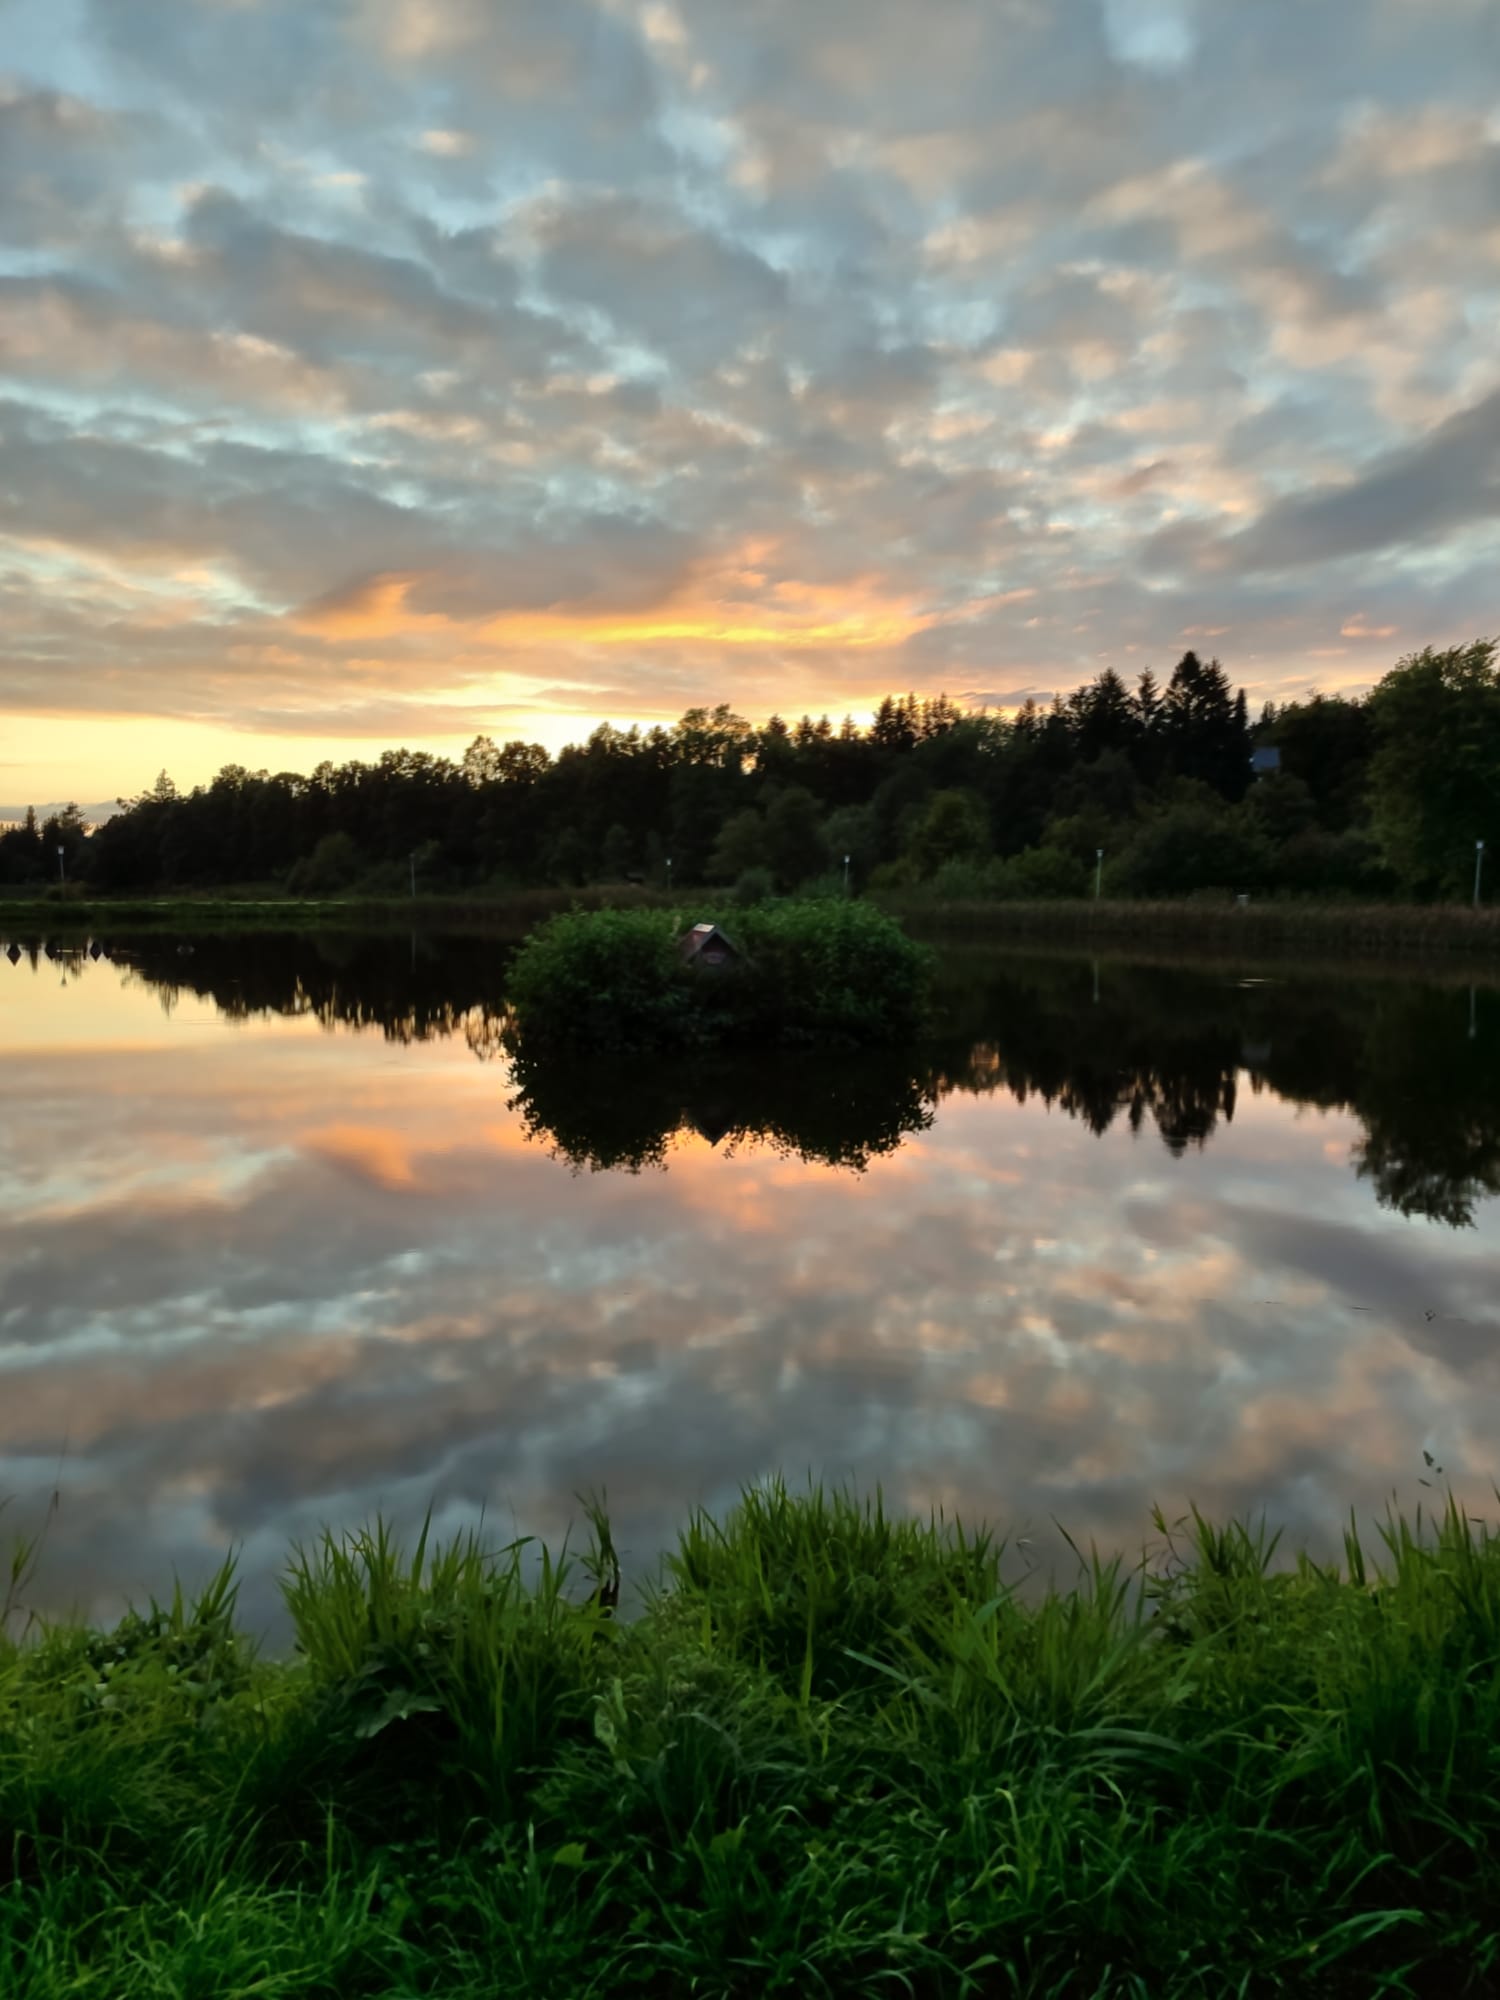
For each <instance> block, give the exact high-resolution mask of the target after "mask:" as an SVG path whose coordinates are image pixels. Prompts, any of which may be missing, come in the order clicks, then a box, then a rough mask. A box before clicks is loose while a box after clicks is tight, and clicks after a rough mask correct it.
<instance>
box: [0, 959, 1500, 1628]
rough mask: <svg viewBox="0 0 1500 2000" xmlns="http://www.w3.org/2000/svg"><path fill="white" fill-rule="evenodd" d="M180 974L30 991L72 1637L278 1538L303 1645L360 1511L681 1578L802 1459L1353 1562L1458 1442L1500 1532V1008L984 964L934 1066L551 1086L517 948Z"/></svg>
mask: <svg viewBox="0 0 1500 2000" xmlns="http://www.w3.org/2000/svg"><path fill="white" fill-rule="evenodd" d="M23 942H25V941H23ZM180 942H182V941H176V940H169V939H168V940H164V939H159V938H136V939H130V940H127V939H111V940H108V948H109V951H110V953H112V954H113V956H112V957H111V956H106V955H104V952H103V950H102V948H101V955H100V957H99V958H98V959H94V958H92V957H91V956H88V955H86V954H85V953H84V952H82V951H80V950H79V949H78V948H77V947H76V945H75V947H74V948H73V949H72V950H70V951H67V952H64V953H62V954H61V955H60V956H58V957H56V958H48V957H47V956H45V955H44V954H43V953H42V952H41V951H39V950H38V951H37V952H36V954H35V957H34V958H33V957H32V956H31V955H30V954H29V953H25V952H23V953H22V954H21V955H20V957H19V959H18V962H17V963H16V964H15V965H14V966H11V965H10V964H7V963H3V962H0V1061H3V1064H4V1069H3V1074H4V1077H5V1083H6V1100H7V1111H8V1113H9V1114H10V1115H9V1117H8V1119H7V1140H6V1146H5V1148H4V1149H3V1152H0V1492H7V1491H9V1492H14V1493H16V1494H18V1495H19V1496H20V1497H21V1499H22V1501H23V1503H25V1504H26V1505H28V1506H30V1507H31V1508H32V1510H33V1513H34V1512H35V1510H36V1508H38V1507H39V1506H40V1505H41V1504H43V1502H44V1500H45V1496H46V1495H47V1494H48V1493H49V1492H50V1491H51V1489H52V1486H53V1484H54V1482H58V1481H59V1479H60V1484H61V1487H62V1492H63V1509H62V1513H61V1515H60V1517H59V1520H58V1523H57V1525H56V1527H55V1529H54V1534H53V1541H52V1545H51V1551H50V1555H49V1571H48V1585H49V1590H50V1591H51V1593H52V1597H53V1600H54V1601H62V1600H67V1599H70V1598H74V1597H77V1598H81V1599H84V1600H86V1601H89V1602H101V1603H103V1602H107V1601H109V1600H110V1599H111V1597H113V1596H114V1595H116V1594H117V1593H118V1591H119V1590H120V1589H121V1588H122V1587H123V1588H127V1589H132V1590H137V1591H138V1590H141V1589H144V1588H150V1587H158V1588H159V1587H160V1586H161V1584H162V1582H163V1579H164V1577H165V1576H166V1574H167V1573H168V1571H169V1570H170V1568H171V1566H172V1565H173V1564H174V1563H175V1564H177V1565H179V1566H180V1567H181V1568H182V1569H183V1570H184V1571H185V1572H192V1571H194V1570H195V1569H201V1568H202V1567H203V1566H204V1565H205V1564H206V1563H207V1562H208V1561H209V1560H210V1558H211V1555H212V1554H213V1553H214V1552H216V1551H219V1550H221V1549H222V1548H223V1546H224V1545H225V1544H226V1543H227V1542H230V1541H238V1542H240V1543H241V1544H242V1545H243V1547H244V1550H245V1561H246V1568H247V1602H248V1604H249V1605H250V1608H251V1612H252V1615H256V1616H258V1615H262V1614H264V1612H265V1609H266V1607H267V1606H268V1605H269V1603H270V1601H271V1592H270V1588H269V1582H268V1579H269V1578H270V1576H271V1575H272V1573H273V1571H274V1567H275V1564H276V1562H277V1561H278V1560H279V1557H280V1554H281V1552H282V1550H283V1548H284V1545H285V1541H286V1539H287V1537H288V1536H289V1535H293V1534H298V1533H307V1532H310V1531H311V1530H312V1529H313V1528H315V1527H316V1525H317V1524H318V1523H320V1522H322V1521H324V1520H328V1519H335V1520H348V1519H351V1518H354V1517H357V1516H360V1515H363V1514H366V1513H368V1512H369V1511H370V1510H371V1509H372V1508H373V1507H375V1506H377V1505H381V1506H384V1507H387V1508H389V1509H391V1510H392V1511H393V1512H395V1513H396V1514H398V1515H405V1516H407V1517H410V1516H412V1515H414V1514H419V1513H420V1512H421V1511H422V1510H423V1509H424V1508H425V1507H426V1506H427V1505H428V1503H429V1502H432V1501H434V1500H435V1501H436V1504H437V1509H438V1516H439V1519H440V1521H442V1522H443V1523H444V1524H445V1525H449V1526H452V1525H457V1524H458V1523H460V1522H467V1521H471V1520H472V1519H473V1518H474V1515H475V1513H476V1512H477V1511H478V1510H479V1509H481V1508H486V1509H488V1510H489V1513H490V1515H491V1517H492V1518H494V1519H495V1520H496V1521H497V1524H498V1526H500V1527H503V1528H504V1529H505V1530H506V1531H507V1532H508V1531H509V1530H510V1528H511V1526H512V1525H519V1526H520V1527H523V1528H525V1529H528V1530H539V1531H542V1532H547V1533H550V1534H556V1533H558V1532H560V1531H561V1529H562V1527H563V1526H564V1525H565V1523H566V1521H567V1519H568V1517H569V1515H570V1514H571V1513H572V1511H573V1508H572V1499H571V1496H572V1495H573V1493H574V1492H575V1491H577V1490H578V1489H579V1488H581V1487H585V1486H592V1485H598V1484H603V1485H605V1486H606V1487H607V1488H608V1489H609V1492H610V1494H611V1498H612V1501H613V1504H614V1506H615V1508H616V1509H617V1511H618V1513H619V1516H620V1523H621V1533H622V1537H623V1539H624V1541H625V1543H626V1545H627V1546H629V1547H630V1548H631V1549H632V1550H633V1551H634V1553H635V1556H636V1559H637V1560H638V1561H644V1560H645V1559H647V1558H649V1556H650V1554H651V1552H652V1551H653V1550H654V1549H655V1548H656V1547H657V1546H659V1543H660V1540H661V1539H662V1538H663V1537H664V1536H665V1535H667V1534H668V1533H669V1532H670V1530H671V1528H672V1526H673V1525H674V1523H675V1522H676V1521H678V1520H679V1519H680V1518H681V1516H682V1514H683V1512H684V1511H685V1509H686V1508H687V1507H688V1506H690V1505H692V1504H693V1503H695V1502H697V1501H700V1500H701V1501H704V1502H707V1503H708V1504H721V1503H722V1502H723V1501H724V1500H725V1499H727V1498H728V1496H729V1495H730V1494H732V1492H733V1491H734V1490H735V1488H736V1487H737V1486H738V1485H739V1484H740V1483H741V1482H742V1481H744V1480H748V1479H752V1478H755V1477H758V1476H760V1475H762V1474H764V1473H765V1472H767V1471H769V1470H771V1469H773V1468H778V1467H779V1468H785V1469H786V1470H787V1471H788V1472H789V1473H791V1474H792V1475H793V1476H794V1477H795V1476H797V1475H799V1474H800V1473H801V1472H802V1471H803V1470H804V1469H809V1468H810V1469H813V1470H816V1471H819V1472H823V1473H828V1474H832V1475H835V1476H837V1475H841V1474H845V1473H848V1474H852V1475H853V1476H856V1477H858V1478H860V1479H861V1480H865V1481H873V1480H876V1479H879V1480H882V1481H883V1482H884V1483H885V1485H886V1487H887V1490H888V1492H889V1493H890V1494H891V1496H892V1499H893V1500H895V1501H897V1502H900V1503H903V1504H911V1505H918V1506H920V1505H925V1504H928V1503H931V1502H939V1501H940V1502H944V1503H947V1504H957V1505H960V1506H961V1507H962V1508H963V1509H964V1510H965V1511H967V1512H970V1513H980V1512H982V1513H985V1514H988V1515H990V1516H992V1517H998V1518H1002V1519H1004V1520H1005V1521H1006V1522H1008V1523H1009V1524H1011V1525H1013V1526H1014V1525H1021V1524H1024V1523H1026V1522H1028V1521H1030V1522H1032V1523H1037V1522H1042V1523H1045V1522H1046V1521H1047V1520H1048V1519H1049V1518H1050V1517H1051V1516H1053V1515H1056V1516H1058V1517H1059V1518H1061V1519H1062V1520H1064V1521H1065V1522H1066V1523H1067V1525H1068V1527H1069V1528H1070V1530H1072V1531H1074V1532H1075V1533H1078V1534H1080V1535H1082V1536H1085V1537H1087V1536H1090V1535H1094V1536H1097V1537H1099V1538H1100V1539H1101V1540H1103V1541H1106V1542H1110V1541H1114V1542H1118V1541H1120V1540H1124V1541H1126V1542H1129V1541H1131V1540H1132V1539H1133V1538H1134V1537H1135V1536H1136V1535H1137V1534H1138V1533H1139V1532H1140V1531H1141V1529H1142V1527H1143V1524H1144V1521H1145V1518H1146V1508H1147V1506H1148V1504H1149V1502H1150V1501H1152V1500H1160V1501H1162V1502H1163V1503H1164V1504H1165V1505H1167V1506H1169V1507H1170V1506H1172V1505H1175V1504H1180V1503H1181V1502H1182V1501H1183V1500H1185V1499H1186V1498H1187V1497H1188V1496H1189V1495H1191V1496H1192V1497H1194V1498H1196V1499H1198V1500H1199V1501H1201V1502H1202V1503H1203V1504H1205V1505H1207V1506H1210V1507H1214V1508H1217V1509H1226V1508H1230V1507H1239V1508H1246V1507H1260V1506H1264V1507H1266V1508H1267V1509H1268V1510H1269V1511H1270V1512H1271V1513H1272V1514H1273V1516H1275V1517H1276V1518H1277V1519H1279V1520H1283V1521H1286V1522H1287V1523H1288V1524H1289V1526H1290V1528H1291V1530H1292V1532H1293V1534H1294V1536H1295V1535H1296V1534H1298V1533H1301V1532H1304V1531H1306V1530H1309V1529H1311V1528H1313V1527H1315V1526H1323V1527H1328V1526H1330V1525H1331V1524H1333V1523H1336V1521H1337V1519H1338V1518H1339V1516H1340V1514H1341V1512H1342V1511H1343V1510H1344V1509H1345V1508H1346V1507H1347V1506H1348V1505H1350V1504H1358V1505H1359V1506H1361V1507H1362V1508H1372V1509H1373V1508H1376V1507H1378V1506H1379V1504H1380V1502H1381V1499H1382V1497H1383V1495H1384V1494H1385V1493H1386V1492H1388V1491H1389V1490H1390V1488H1391V1487H1392V1486H1393V1485H1396V1484H1400V1485H1402V1486H1403V1488H1404V1489H1405V1490H1406V1491H1407V1494H1408V1497H1410V1498H1415V1497H1417V1495H1416V1493H1415V1491H1414V1490H1413V1480H1414V1478H1415V1476H1416V1474H1417V1473H1419V1472H1420V1471H1421V1469H1422V1468H1421V1458H1420V1452H1421V1449H1422V1447H1423V1446H1424V1445H1426V1446H1429V1447H1431V1448H1433V1449H1434V1450H1435V1452H1436V1453H1437V1455H1438V1456H1439V1457H1440V1459H1441V1462H1442V1463H1443V1464H1444V1465H1445V1466H1447V1467H1448V1469H1449V1471H1450V1473H1452V1474H1453V1475H1454V1477H1455V1479H1456V1480H1457V1481H1458V1483H1459V1485H1460V1488H1461V1490H1464V1491H1467V1492H1469V1493H1471V1494H1472V1495H1473V1497H1474V1498H1475V1500H1476V1503H1483V1502H1486V1501H1488V1500H1489V1489H1490V1481H1491V1479H1492V1477H1493V1476H1494V1474H1495V1472H1496V1470H1497V1465H1496V1457H1495V1447H1494V1445H1493V1439H1494V1437H1495V1436H1496V1435H1497V1433H1500V1359H1497V1357H1500V1345H1497V1340H1496V1336H1497V1334H1500V1298H1497V1287H1496V1284H1495V1275H1496V1259H1495V1251H1496V1232H1495V1219H1496V1211H1495V1209H1494V1207H1493V1205H1492V1204H1491V1201H1490V1199H1489V1198H1490V1197H1491V1196H1492V1195H1493V1193H1494V1192H1495V1188H1496V1160H1497V1150H1500V1148H1497V1138H1500V1129H1497V1128H1500V1120H1497V1101H1500V1079H1497V1076H1496V1070H1495V1050H1496V1045H1497V1043H1500V1004H1497V995H1496V993H1495V992H1494V991H1493V989H1489V988H1480V989H1478V990H1477V991H1476V993H1475V995H1474V997H1473V1002H1472V1015H1471V999H1470V994H1469V991H1468V989H1467V988H1466V987H1456V986H1455V987H1432V986H1423V985H1422V984H1420V983H1419V982H1416V981H1413V980H1410V979H1405V978H1402V979H1398V980H1394V981H1381V982H1369V983H1363V984H1361V983H1354V982H1340V981H1337V980H1334V979H1331V978H1302V977H1298V976H1294V975H1292V974H1279V975H1278V976H1277V978H1276V979H1275V981H1274V982H1273V983H1270V984H1261V985H1253V984H1244V983H1242V982H1241V979H1240V978H1239V977H1238V976H1236V975H1232V974H1228V973H1222V972H1215V971H1209V970H1203V969H1189V970H1186V971H1184V970H1182V969H1180V968H1169V969H1165V970H1163V969H1161V968H1152V967H1147V966H1132V965H1122V964H1110V963H1102V964H1101V965H1099V966H1098V967H1097V969H1096V968H1095V967H1094V966H1093V965H1092V964H1090V963H1089V962H1088V961H1087V960H1084V961H1081V962H1080V961H1075V960H1065V959H1042V958H1028V959H1015V958H1004V959H995V958H983V957H980V956H977V955H976V956H974V957H972V958H969V959H956V958H955V959H953V960H951V961H949V962H948V963H947V964H946V966H945V972H944V981H943V993H942V1017H941V1022H940V1032H939V1033H937V1034H936V1035H935V1036H934V1038H933V1040H932V1041H931V1042H930V1043H929V1044H928V1045H927V1046H926V1047H925V1048H923V1049H922V1050H920V1051H918V1052H916V1053H915V1055H914V1056H913V1058H912V1060H911V1061H910V1062H909V1063H907V1064H905V1065H900V1064H898V1065H895V1066H887V1065H881V1066H876V1067H874V1068H871V1069H869V1070H867V1071H863V1072H861V1071H860V1070H859V1069H858V1068H856V1070H855V1072H854V1073H853V1074H850V1073H848V1072H847V1071H845V1070H843V1069H841V1068H840V1066H838V1065H831V1066H828V1067H827V1068H826V1069H823V1070H820V1069H819V1067H818V1066H817V1065H806V1064H781V1063H776V1064H762V1065H760V1066H758V1067H757V1066H750V1067H749V1068H745V1067H738V1068H735V1067H730V1068H727V1069H726V1068H720V1067H713V1066H709V1067H706V1068H704V1067H695V1066H691V1065H689V1066H685V1067H683V1066H679V1067H676V1068H671V1067H668V1068H666V1069H660V1070H657V1071H656V1072H654V1073H653V1072H646V1071H640V1070H637V1071H634V1072H632V1073H630V1074H626V1075H621V1074H615V1075H609V1074H603V1075H601V1074H599V1073H597V1072H593V1073H591V1072H590V1070H589V1068H588V1066H586V1065H575V1066H574V1068H573V1069H572V1070H571V1071H569V1072H566V1073H557V1072H528V1071H527V1069H526V1068H525V1066H524V1065H523V1066H520V1067H519V1068H514V1069H513V1068H512V1066H511V1064H510V1061H509V1059H508V1058H507V1056H506V1054H505V1051H504V1049H503V1046H502V1045H501V1032H502V1029H503V1016H502V1013H501V1011H500V994H501V991H502V988H503V969H504V968H503V959H502V957H501V955H500V951H499V949H498V948H497V947H495V946H492V945H489V944H487V943H485V942H483V941H474V940H437V939H423V938H420V937H419V938H418V939H417V940H416V941H415V945H414V944H413V941H412V940H411V939H410V938H409V937H404V936H403V937H399V938H370V937H338V938H318V937H313V936H301V937H297V938H293V939H266V938H254V939H250V940H243V939H241V940H234V939H224V940H213V939H195V940H193V941H192V949H191V950H190V951H186V952H183V951H181V950H180V949H179V944H180ZM64 980H66V982H67V984H66V987H65V988H64V987H63V981H64ZM1096 992H1097V995H1098V997H1097V1000H1096V998H1095V994H1096ZM1471 1018H1472V1022H1473V1027H1474V1033H1473V1034H1472V1035H1471V1034H1470V1023H1471ZM355 1029H358V1030H362V1032H352V1030H355ZM476 1055H479V1056H483V1057H484V1058H485V1059H484V1060H482V1061H477V1060H476ZM554 1156H555V1157H554ZM579 1165H587V1166H604V1165H609V1166H619V1165H624V1166H635V1167H651V1166H653V1165H654V1166H656V1167H657V1168H659V1169H661V1170H660V1171H655V1172H639V1173H629V1172H599V1173H583V1174H579V1173H577V1172H576V1171H575V1169H576V1167H577V1166H579ZM854 1169H860V1170H861V1171H854ZM1372 1196H1378V1197H1379V1200H1380V1202H1381V1203H1384V1204H1386V1205H1385V1206H1380V1205H1378V1204H1377V1200H1376V1199H1373V1198H1372Z"/></svg>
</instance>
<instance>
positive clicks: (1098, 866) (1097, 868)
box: [1094, 847, 1104, 903]
mask: <svg viewBox="0 0 1500 2000" xmlns="http://www.w3.org/2000/svg"><path fill="white" fill-rule="evenodd" d="M1103 880H1104V849H1103V848H1102V847H1096V848H1095V849H1094V901H1095V902H1096V903H1097V902H1098V900H1099V889H1100V885H1101V884H1102V882H1103Z"/></svg>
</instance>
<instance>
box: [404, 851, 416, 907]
mask: <svg viewBox="0 0 1500 2000" xmlns="http://www.w3.org/2000/svg"><path fill="white" fill-rule="evenodd" d="M406 858H407V861H408V863H409V864H410V867H411V899H412V901H413V902H415V901H416V900H417V850H416V849H415V848H413V849H412V851H411V853H410V854H409V855H408V856H407V857H406Z"/></svg>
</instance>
